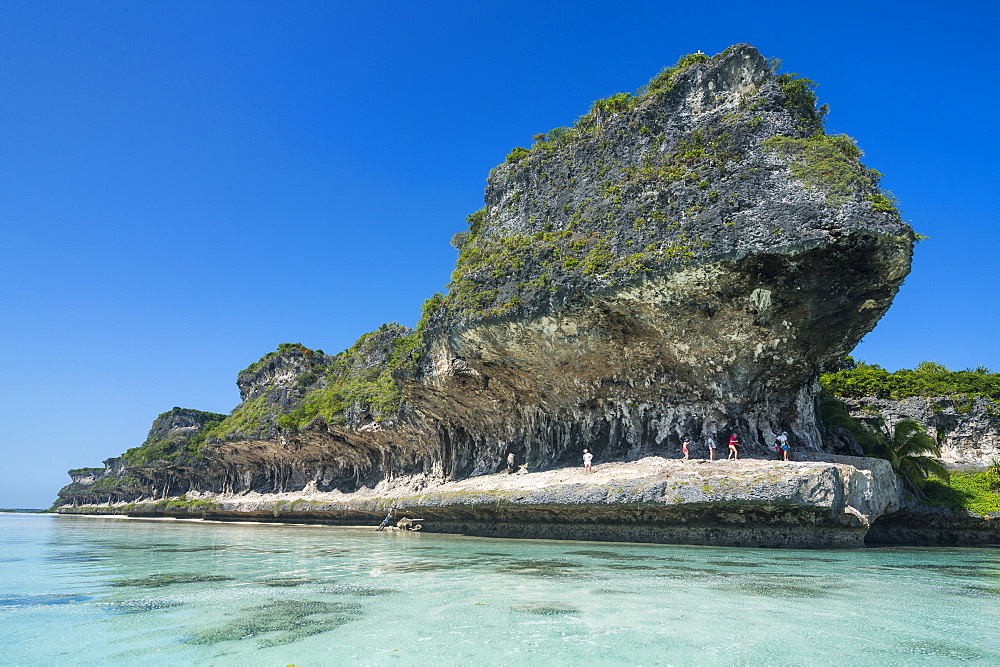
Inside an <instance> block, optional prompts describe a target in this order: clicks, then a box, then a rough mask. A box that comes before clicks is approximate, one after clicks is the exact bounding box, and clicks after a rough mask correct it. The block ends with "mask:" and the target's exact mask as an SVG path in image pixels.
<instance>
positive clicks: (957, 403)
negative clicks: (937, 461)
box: [843, 396, 1000, 467]
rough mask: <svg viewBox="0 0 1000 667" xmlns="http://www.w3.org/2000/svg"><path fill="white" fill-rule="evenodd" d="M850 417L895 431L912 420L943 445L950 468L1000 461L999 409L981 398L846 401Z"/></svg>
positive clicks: (944, 456)
mask: <svg viewBox="0 0 1000 667" xmlns="http://www.w3.org/2000/svg"><path fill="white" fill-rule="evenodd" d="M843 401H844V405H845V406H846V407H847V408H848V410H849V411H850V413H851V416H852V417H854V418H855V419H860V420H862V421H864V422H867V423H869V424H873V425H874V424H877V423H878V422H879V420H880V419H881V423H884V424H886V425H887V426H888V427H889V428H892V427H893V426H894V425H895V424H896V423H897V422H898V421H900V420H902V419H913V420H916V421H917V422H918V423H920V424H921V425H923V427H924V429H926V431H927V433H928V434H930V435H931V436H932V437H934V438H935V439H936V440H937V441H938V443H939V444H940V445H941V459H942V460H943V461H944V462H945V463H947V464H948V465H950V466H958V467H962V466H975V467H985V466H988V465H990V463H991V462H992V461H994V460H1000V406H997V404H996V403H995V402H994V401H992V400H990V399H988V398H985V397H981V396H976V397H972V396H957V397H950V396H938V397H934V398H928V397H924V396H914V397H911V398H904V399H902V400H898V401H893V400H889V399H882V398H861V399H852V398H846V399H843Z"/></svg>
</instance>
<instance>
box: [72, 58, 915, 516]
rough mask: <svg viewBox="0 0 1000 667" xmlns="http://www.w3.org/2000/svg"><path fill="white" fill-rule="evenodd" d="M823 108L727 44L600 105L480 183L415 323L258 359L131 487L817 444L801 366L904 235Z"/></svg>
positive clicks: (855, 305)
mask: <svg viewBox="0 0 1000 667" xmlns="http://www.w3.org/2000/svg"><path fill="white" fill-rule="evenodd" d="M824 114H825V108H823V107H817V105H816V98H815V96H814V95H813V93H812V83H811V82H810V81H808V80H807V79H797V78H795V77H794V76H790V75H778V74H776V73H775V72H773V71H772V70H771V68H770V67H769V66H768V63H767V61H765V59H764V58H763V57H762V56H761V55H760V54H759V53H758V52H757V50H756V49H754V48H753V47H752V46H749V45H745V44H743V45H736V46H733V47H730V48H729V49H726V50H725V51H724V52H722V53H720V54H718V55H716V56H714V57H711V58H709V57H708V56H704V55H701V54H698V55H693V56H686V57H684V58H682V59H681V60H680V61H679V62H678V64H677V65H675V66H674V67H672V68H668V69H665V70H664V71H663V72H661V73H660V74H659V75H657V76H656V77H654V79H653V80H651V81H650V84H649V85H648V86H647V87H644V89H642V90H640V91H639V92H638V93H636V94H618V95H615V96H613V97H611V98H608V99H605V100H599V101H598V102H596V103H595V104H594V106H593V108H592V109H591V110H590V111H589V112H588V113H587V114H585V115H584V116H582V117H581V118H579V119H578V120H577V121H576V122H575V124H574V125H573V126H572V127H563V128H556V129H554V130H551V131H549V132H547V133H545V134H543V135H538V136H537V137H536V142H535V144H534V145H533V146H532V147H531V148H530V149H527V148H521V147H518V148H515V149H514V150H513V151H512V152H511V153H510V154H509V155H508V156H507V159H506V161H505V162H504V163H503V164H501V165H499V166H498V167H496V168H495V169H493V170H492V171H491V172H490V175H489V179H488V185H487V188H486V196H485V207H484V208H483V209H482V210H480V211H477V212H476V213H474V214H472V215H470V216H469V218H468V223H469V226H468V229H467V230H466V231H463V232H460V233H458V234H456V235H455V238H454V239H453V244H454V245H455V246H456V247H457V248H458V249H459V257H458V260H457V264H456V268H455V271H454V273H453V275H452V282H451V284H450V285H449V291H448V293H447V295H444V296H442V295H435V297H432V298H431V299H430V300H428V301H427V302H426V303H425V304H424V310H423V317H422V318H421V320H420V323H419V324H418V325H417V327H416V329H414V330H410V329H408V328H406V327H402V326H400V325H397V324H391V325H383V326H382V327H381V328H380V329H379V330H377V331H375V332H372V333H371V334H367V335H365V336H363V337H362V338H361V339H360V340H359V341H358V342H357V343H356V344H355V345H354V346H353V347H352V348H351V349H350V350H347V351H345V352H342V353H340V354H338V355H336V356H331V355H326V354H323V353H322V352H321V351H318V350H310V349H308V348H305V347H304V346H301V345H298V344H286V345H282V346H280V347H279V349H278V350H277V351H276V352H272V353H270V354H268V355H266V356H265V357H264V358H262V359H261V360H260V361H258V362H256V363H255V364H253V365H251V366H250V367H249V368H248V369H246V370H244V371H243V372H241V373H240V375H239V379H238V384H239V387H240V391H241V397H242V399H243V403H241V404H240V406H238V407H237V408H236V409H235V410H234V411H233V413H232V414H231V415H229V416H228V417H226V418H225V420H224V421H222V422H221V423H220V424H218V425H215V426H213V427H212V428H211V429H207V430H206V433H207V435H206V438H207V439H206V442H205V444H203V445H200V447H199V449H198V457H197V458H196V459H183V460H182V459H180V458H178V457H176V456H164V457H162V458H161V460H160V461H159V462H158V463H157V465H156V466H154V467H155V468H156V470H157V472H156V475H154V476H153V477H155V478H156V479H157V480H158V482H159V485H158V486H157V485H156V484H152V483H150V484H145V485H144V486H143V489H144V490H143V492H142V493H143V494H147V491H148V494H147V497H164V496H171V495H178V494H180V493H184V492H188V491H191V490H197V491H202V492H212V493H233V494H235V493H242V492H248V491H254V492H267V493H279V492H285V491H295V490H303V489H305V490H315V491H320V492H323V491H331V490H339V491H342V492H351V491H354V490H357V489H359V488H364V487H369V488H371V487H374V486H375V485H378V484H383V485H385V484H388V483H391V482H392V481H393V480H399V479H403V478H408V477H412V476H414V475H419V476H425V477H426V478H428V479H432V480H437V481H445V480H454V479H462V478H467V477H470V476H477V475H483V474H488V473H493V472H496V471H497V470H499V469H500V468H501V467H502V466H503V463H504V461H505V459H506V457H507V455H508V454H509V453H511V452H512V453H514V455H515V458H516V460H517V462H518V463H519V464H521V463H523V464H526V465H527V467H528V469H529V470H532V471H535V470H544V469H548V468H553V467H557V466H561V465H566V464H569V463H574V464H575V463H576V462H577V461H578V458H579V453H580V450H581V449H583V448H585V447H586V448H588V449H590V450H591V451H592V452H594V453H595V454H596V456H597V459H598V460H602V461H610V460H623V461H627V460H638V459H640V458H642V457H645V456H649V455H672V453H673V452H676V451H677V450H678V447H679V443H680V441H681V439H682V438H684V437H692V438H695V439H696V440H698V441H703V440H704V438H705V437H707V436H708V435H709V434H716V436H717V437H719V438H720V440H721V439H723V438H726V439H728V436H729V434H730V433H733V432H735V433H738V434H739V436H740V439H741V440H742V442H743V443H744V445H745V451H744V454H746V453H750V454H753V453H757V454H762V453H764V452H765V448H766V446H767V443H769V442H770V441H771V440H772V439H773V437H774V436H775V435H776V434H777V433H779V432H781V431H788V432H789V433H790V434H792V439H793V443H794V444H795V446H796V448H797V449H798V450H800V451H801V450H813V451H817V450H819V449H821V448H822V446H823V434H822V433H821V427H820V426H819V425H818V422H817V416H816V397H817V394H818V392H819V384H818V379H817V378H818V374H819V371H820V369H821V368H822V367H823V366H824V365H825V364H828V363H831V362H832V361H834V360H836V359H839V358H840V357H842V356H843V355H845V354H846V353H848V352H849V351H850V350H851V349H852V348H853V347H854V346H855V345H856V344H857V342H858V341H859V340H860V339H861V337H862V336H863V335H865V334H866V333H867V332H869V331H870V330H871V329H872V328H873V327H874V326H875V324H876V323H877V322H878V320H879V318H881V317H882V315H883V314H884V313H885V311H886V309H887V308H888V307H889V305H890V303H891V301H892V299H893V297H894V296H895V294H896V291H897V290H898V288H899V286H900V284H901V282H902V280H903V278H904V277H905V276H906V275H907V273H908V272H909V267H910V259H911V255H912V244H913V241H914V238H915V237H914V234H913V232H912V230H911V229H910V228H909V226H908V225H906V224H905V223H904V222H902V220H901V219H900V217H899V214H898V212H897V211H896V209H895V207H894V206H893V205H892V202H891V201H890V200H889V199H888V198H887V197H886V196H885V195H884V194H883V193H882V192H881V191H880V190H879V188H878V179H879V176H880V174H878V172H876V171H874V170H871V169H867V168H866V167H865V166H864V165H863V164H861V162H860V161H859V158H860V157H861V151H860V150H859V149H858V148H857V146H856V145H855V143H854V142H853V140H851V139H850V138H848V137H846V136H843V135H839V136H830V135H827V134H825V132H824V131H823V116H824ZM125 467H126V469H127V470H125V471H123V472H122V475H121V476H122V478H123V479H124V476H125V475H126V474H130V475H133V476H136V471H135V468H134V467H133V466H129V465H126V466H125ZM147 467H149V466H147ZM139 477H141V478H142V479H143V480H147V479H149V480H150V482H152V477H148V476H147V475H146V473H142V474H140V475H139ZM75 481H76V480H75Z"/></svg>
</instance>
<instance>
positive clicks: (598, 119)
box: [507, 49, 728, 164]
mask: <svg viewBox="0 0 1000 667" xmlns="http://www.w3.org/2000/svg"><path fill="white" fill-rule="evenodd" d="M727 51H728V49H727ZM727 51H723V52H722V53H720V54H719V55H717V56H715V58H721V57H722V56H723V55H725V54H726V52H727ZM709 60H710V58H709V57H708V56H707V55H705V54H704V53H689V54H687V55H684V56H681V57H680V58H679V59H678V60H677V62H676V63H674V65H673V66H671V67H664V68H663V70H662V71H661V72H660V73H659V74H657V75H656V76H654V77H653V78H652V79H650V81H649V84H647V85H645V86H643V87H642V88H640V89H639V90H637V91H636V92H635V93H615V94H614V95H612V96H610V97H605V98H603V99H600V100H597V101H595V102H594V104H593V105H592V106H591V107H590V111H588V112H587V113H585V114H584V115H582V116H580V118H579V119H577V121H576V123H574V125H573V127H556V128H553V129H551V130H549V131H548V132H544V133H541V134H536V135H535V136H534V137H533V138H534V140H535V143H534V145H533V146H532V147H531V148H523V147H521V146H517V147H515V148H514V150H512V151H511V152H510V153H509V154H508V155H507V163H508V164H516V163H518V162H520V161H521V160H523V159H524V158H526V157H529V156H530V155H532V154H537V153H543V154H544V153H547V152H552V151H555V150H558V149H559V148H562V147H564V146H568V145H569V144H571V143H573V142H574V141H577V140H578V139H581V138H585V137H591V136H594V135H597V134H600V133H601V132H602V131H603V130H604V123H605V121H606V120H607V119H608V118H609V117H610V116H612V115H614V114H617V113H621V112H624V111H631V110H632V109H634V108H636V107H637V106H638V105H639V103H640V102H642V101H643V100H646V99H649V98H651V97H655V96H657V95H663V94H665V93H669V92H670V91H672V90H673V89H674V86H675V85H676V83H677V78H678V76H679V75H680V74H681V73H682V72H684V71H685V70H687V69H688V68H689V67H691V66H693V65H698V64H700V63H705V62H708V61H709Z"/></svg>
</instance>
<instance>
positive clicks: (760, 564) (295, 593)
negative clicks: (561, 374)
mask: <svg viewBox="0 0 1000 667" xmlns="http://www.w3.org/2000/svg"><path fill="white" fill-rule="evenodd" d="M998 611H1000V554H998V552H997V551H996V550H993V549H922V548H880V549H866V550H851V551H789V550H764V549H735V548H707V547H685V546H666V545H639V544H612V543H601V542H568V541H543V540H496V539H483V538H472V537H463V536H453V535H434V534H422V533H405V532H385V533H376V532H375V531H374V530H373V529H365V530H361V529H349V528H334V527H321V526H275V525H253V524H210V523H200V522H181V521H138V520H124V519H115V518H90V517H69V516H26V515H0V645H2V646H3V647H4V650H3V652H2V653H0V664H21V665H66V664H87V665H90V664H101V665H106V664H111V665H116V664H121V665H133V664H156V665H164V664H166V665H170V664H178V665H179V664H192V663H196V664H212V665H216V664H217V665H248V664H252V665H288V664H293V663H294V664H296V665H300V666H301V665H322V664H340V663H360V664H383V663H388V662H393V663H399V664H427V663H433V662H436V663H439V664H477V663H492V664H582V663H595V662H599V663H605V664H634V665H652V664H727V665H728V664H852V665H855V664H870V665H885V664H928V665H931V664H932V665H941V664H950V663H976V664H1000V626H998V621H997V619H998V618H1000V614H998Z"/></svg>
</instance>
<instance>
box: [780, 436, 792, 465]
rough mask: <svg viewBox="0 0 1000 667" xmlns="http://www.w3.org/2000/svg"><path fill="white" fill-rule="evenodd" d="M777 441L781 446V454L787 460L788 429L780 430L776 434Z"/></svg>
mask: <svg viewBox="0 0 1000 667" xmlns="http://www.w3.org/2000/svg"><path fill="white" fill-rule="evenodd" d="M778 443H779V445H780V447H781V455H782V456H783V457H784V460H785V461H787V460H788V452H789V450H790V449H791V448H790V447H789V446H788V431H782V432H781V435H779V436H778Z"/></svg>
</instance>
